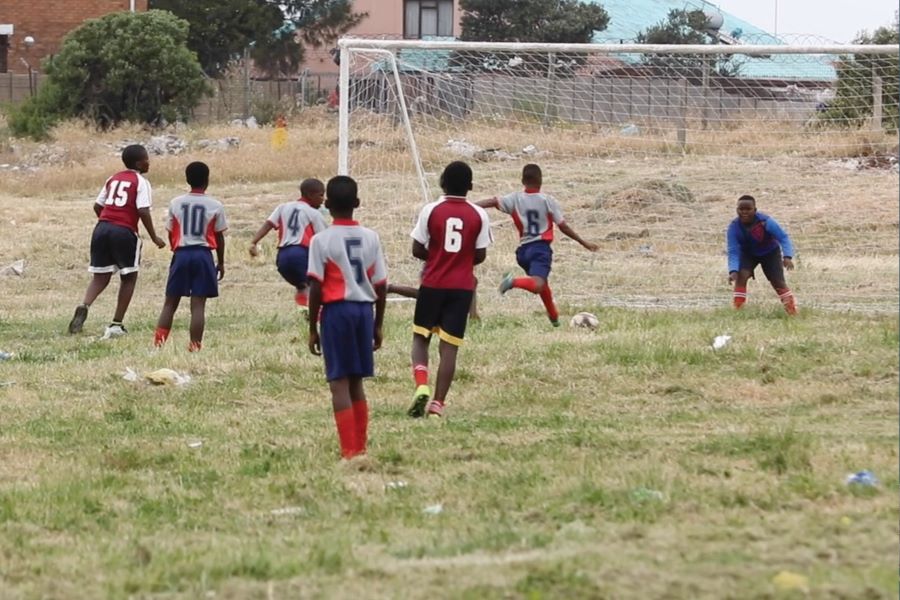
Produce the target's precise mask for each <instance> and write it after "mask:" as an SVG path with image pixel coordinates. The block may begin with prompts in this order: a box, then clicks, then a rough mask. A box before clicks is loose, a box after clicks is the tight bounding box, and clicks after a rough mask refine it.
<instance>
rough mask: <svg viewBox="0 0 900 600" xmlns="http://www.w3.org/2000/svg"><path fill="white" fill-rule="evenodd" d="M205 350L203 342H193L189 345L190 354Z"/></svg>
mask: <svg viewBox="0 0 900 600" xmlns="http://www.w3.org/2000/svg"><path fill="white" fill-rule="evenodd" d="M202 348H203V342H194V341H192V342H191V343H190V344H188V352H200V350H201V349H202Z"/></svg>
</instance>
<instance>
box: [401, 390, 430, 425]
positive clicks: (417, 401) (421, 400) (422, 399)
mask: <svg viewBox="0 0 900 600" xmlns="http://www.w3.org/2000/svg"><path fill="white" fill-rule="evenodd" d="M429 400H431V389H429V387H428V386H427V385H420V386H419V387H417V388H416V393H415V394H414V395H413V403H412V406H410V407H409V410H408V411H406V414H407V415H409V416H410V417H412V418H413V419H421V418H422V417H424V416H425V407H426V406H427V405H428V401H429Z"/></svg>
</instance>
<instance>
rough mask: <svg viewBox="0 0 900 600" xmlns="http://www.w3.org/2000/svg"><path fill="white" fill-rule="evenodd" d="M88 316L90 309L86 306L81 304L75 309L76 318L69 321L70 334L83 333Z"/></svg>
mask: <svg viewBox="0 0 900 600" xmlns="http://www.w3.org/2000/svg"><path fill="white" fill-rule="evenodd" d="M87 315H88V307H87V306H86V305H84V304H79V305H78V307H77V308H76V309H75V316H73V317H72V320H71V321H69V333H81V328H82V327H83V326H84V322H85V320H87Z"/></svg>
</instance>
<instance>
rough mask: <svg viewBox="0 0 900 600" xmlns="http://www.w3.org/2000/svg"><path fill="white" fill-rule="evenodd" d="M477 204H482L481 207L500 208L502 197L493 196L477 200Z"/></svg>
mask: <svg viewBox="0 0 900 600" xmlns="http://www.w3.org/2000/svg"><path fill="white" fill-rule="evenodd" d="M475 206H480V207H481V208H500V199H499V198H498V197H497V196H494V197H493V198H487V199H485V200H479V201H477V202H475Z"/></svg>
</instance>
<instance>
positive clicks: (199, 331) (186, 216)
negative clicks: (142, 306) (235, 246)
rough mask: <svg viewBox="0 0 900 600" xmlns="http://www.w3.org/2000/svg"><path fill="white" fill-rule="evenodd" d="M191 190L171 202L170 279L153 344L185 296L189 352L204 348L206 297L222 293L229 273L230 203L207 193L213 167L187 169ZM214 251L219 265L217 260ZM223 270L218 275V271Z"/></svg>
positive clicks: (158, 342) (162, 335)
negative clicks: (221, 284)
mask: <svg viewBox="0 0 900 600" xmlns="http://www.w3.org/2000/svg"><path fill="white" fill-rule="evenodd" d="M184 174H185V178H186V179H187V183H188V185H190V186H191V191H190V193H188V194H184V195H183V196H179V197H177V198H175V199H174V200H172V202H171V203H170V204H169V213H168V215H167V218H166V229H167V230H168V232H169V243H170V244H171V246H172V252H173V254H172V263H171V264H170V265H169V280H168V282H167V283H166V300H165V302H164V303H163V308H162V312H160V314H159V320H158V321H157V323H156V333H155V335H154V336H153V344H154V345H155V346H156V347H160V346H162V345H163V344H165V343H166V340H167V339H168V337H169V331H170V330H171V328H172V320H173V319H174V318H175V311H176V310H178V304H179V303H180V302H181V298H182V297H184V296H187V297H190V299H191V326H190V335H191V342H190V345H189V346H188V350H189V351H190V352H196V351H198V350H200V348H201V345H202V343H203V329H204V327H205V325H206V299H207V298H215V297H216V296H218V295H219V284H218V282H219V281H220V280H221V279H222V278H223V277H224V276H225V235H224V233H225V230H226V229H228V223H227V222H226V220H225V208H224V207H223V206H222V203H221V202H219V201H218V200H216V199H215V198H213V197H212V196H207V195H206V188H207V187H208V186H209V167H208V166H206V164H205V163H202V162H192V163H191V164H189V165H188V166H187V168H186V169H185V170H184ZM212 251H215V253H216V258H217V262H218V264H214V263H213V258H212ZM217 271H218V277H217V276H216V272H217Z"/></svg>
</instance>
